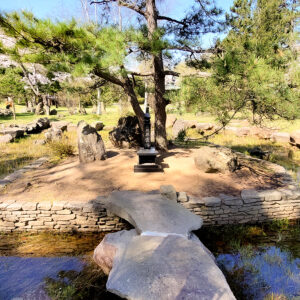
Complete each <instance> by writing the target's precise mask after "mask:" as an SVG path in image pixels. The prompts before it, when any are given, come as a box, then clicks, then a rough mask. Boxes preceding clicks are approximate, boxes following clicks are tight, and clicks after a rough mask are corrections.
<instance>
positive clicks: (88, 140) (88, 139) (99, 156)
mask: <svg viewBox="0 0 300 300" xmlns="http://www.w3.org/2000/svg"><path fill="white" fill-rule="evenodd" d="M77 139H78V151H79V160H80V162H83V163H87V162H92V161H94V160H104V159H106V158H107V155H106V150H105V146H104V142H103V140H102V137H101V135H99V134H98V133H97V130H96V129H95V128H94V127H92V126H90V125H89V124H87V123H86V122H84V121H80V122H79V123H78V127H77Z"/></svg>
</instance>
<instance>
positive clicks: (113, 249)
mask: <svg viewBox="0 0 300 300" xmlns="http://www.w3.org/2000/svg"><path fill="white" fill-rule="evenodd" d="M134 236H137V232H136V230H135V229H131V230H122V231H118V232H114V233H110V234H107V235H106V236H105V237H104V239H103V240H102V241H101V243H100V244H99V245H98V246H97V248H96V249H95V251H94V255H93V259H94V261H95V262H96V263H97V265H98V266H100V267H101V269H102V271H103V272H104V273H105V274H106V275H108V274H109V272H110V271H111V269H112V267H113V262H114V259H115V257H116V254H117V250H118V249H120V248H122V250H124V248H125V247H126V246H127V244H128V243H129V242H130V241H131V238H132V237H134Z"/></svg>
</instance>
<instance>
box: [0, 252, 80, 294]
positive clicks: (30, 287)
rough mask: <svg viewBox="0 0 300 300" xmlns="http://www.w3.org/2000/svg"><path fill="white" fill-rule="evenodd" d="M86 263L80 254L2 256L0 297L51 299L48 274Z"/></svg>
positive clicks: (56, 274)
mask: <svg viewBox="0 0 300 300" xmlns="http://www.w3.org/2000/svg"><path fill="white" fill-rule="evenodd" d="M84 264H85V263H84V261H83V260H82V259H81V258H77V257H29V258H25V257H0V299H1V300H11V299H14V298H18V300H21V299H23V300H25V299H26V300H27V299H30V300H39V299H42V300H47V299H50V298H49V297H48V296H47V293H46V292H45V290H44V281H45V278H47V277H48V278H53V279H58V273H59V272H61V271H62V270H64V271H71V270H73V271H77V272H80V271H81V270H82V269H83V267H84Z"/></svg>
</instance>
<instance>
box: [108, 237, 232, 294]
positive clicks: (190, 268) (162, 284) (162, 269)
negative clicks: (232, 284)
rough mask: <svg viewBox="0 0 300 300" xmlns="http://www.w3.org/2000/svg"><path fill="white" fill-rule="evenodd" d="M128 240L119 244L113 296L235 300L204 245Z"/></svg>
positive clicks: (111, 284) (179, 239) (154, 239)
mask: <svg viewBox="0 0 300 300" xmlns="http://www.w3.org/2000/svg"><path fill="white" fill-rule="evenodd" d="M124 236H125V237H126V236H127V237H128V240H127V241H124V239H121V240H122V241H119V242H118V243H119V244H118V243H116V245H117V244H118V245H117V247H118V250H117V252H116V255H115V258H114V261H113V268H112V270H111V272H110V274H109V277H108V281H107V284H106V288H107V290H108V291H109V292H112V293H114V294H117V295H118V296H120V297H123V298H126V299H131V300H137V299H138V300H157V299H163V300H175V299H185V300H211V299H219V300H225V299H226V300H231V299H235V297H234V295H233V294H232V292H231V290H230V288H229V286H228V284H227V281H226V279H225V277H224V275H223V273H222V272H221V270H220V269H219V268H218V267H217V265H216V263H215V261H214V259H213V258H212V257H211V255H209V254H208V253H207V249H204V248H205V247H204V246H203V245H202V244H201V242H200V241H199V242H195V241H192V240H188V239H186V238H183V237H180V236H174V235H169V236H166V237H162V236H134V235H133V234H131V233H128V234H125V235H124ZM122 243H123V244H124V245H122Z"/></svg>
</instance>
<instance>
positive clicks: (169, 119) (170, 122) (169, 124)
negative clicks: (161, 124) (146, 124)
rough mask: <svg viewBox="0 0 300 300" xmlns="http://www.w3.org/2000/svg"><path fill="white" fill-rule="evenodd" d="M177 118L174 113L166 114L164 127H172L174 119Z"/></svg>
mask: <svg viewBox="0 0 300 300" xmlns="http://www.w3.org/2000/svg"><path fill="white" fill-rule="evenodd" d="M176 120H177V118H176V116H175V115H170V114H168V115H167V121H166V128H169V127H173V125H174V123H175V121H176Z"/></svg>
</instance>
